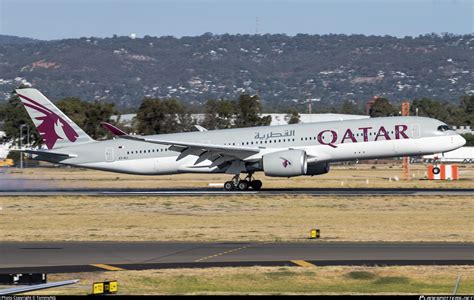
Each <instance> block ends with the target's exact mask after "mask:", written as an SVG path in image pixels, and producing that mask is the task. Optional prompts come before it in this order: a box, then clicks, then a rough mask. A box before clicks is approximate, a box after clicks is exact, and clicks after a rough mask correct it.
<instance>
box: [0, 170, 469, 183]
mask: <svg viewBox="0 0 474 300" xmlns="http://www.w3.org/2000/svg"><path fill="white" fill-rule="evenodd" d="M411 175H412V180H401V179H402V178H403V171H402V168H401V165H400V164H389V165H381V164H379V165H369V164H361V165H354V166H335V167H333V168H332V169H331V171H330V172H329V173H328V174H324V175H320V176H315V177H308V176H300V177H294V178H291V179H287V178H273V177H265V176H264V175H263V173H259V174H256V177H257V178H259V179H262V180H263V182H264V187H265V188H303V187H306V188H308V187H327V188H329V187H332V188H341V187H376V188H381V187H390V188H413V187H417V188H435V187H439V188H474V166H473V165H464V166H461V167H460V177H461V180H458V181H431V180H425V178H426V176H427V175H426V166H425V165H412V166H411ZM230 178H231V176H230V175H225V174H180V175H172V176H168V175H166V176H139V175H126V174H119V173H110V172H103V171H94V170H85V169H78V168H30V169H23V170H21V169H7V170H6V171H5V173H4V174H0V189H1V188H44V187H51V188H107V189H113V188H149V189H160V188H202V187H207V186H208V184H209V183H223V182H224V181H226V180H229V179H230ZM390 178H391V179H392V180H390ZM395 178H398V179H400V180H398V181H397V180H396V179H395ZM367 180H368V184H367Z"/></svg>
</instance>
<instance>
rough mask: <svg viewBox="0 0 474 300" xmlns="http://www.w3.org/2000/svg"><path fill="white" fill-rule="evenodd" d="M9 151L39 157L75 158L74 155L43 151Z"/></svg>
mask: <svg viewBox="0 0 474 300" xmlns="http://www.w3.org/2000/svg"><path fill="white" fill-rule="evenodd" d="M11 151H18V152H24V153H28V154H34V155H41V156H55V157H62V158H73V157H77V155H76V154H71V153H59V152H53V151H44V150H29V149H12V150H11Z"/></svg>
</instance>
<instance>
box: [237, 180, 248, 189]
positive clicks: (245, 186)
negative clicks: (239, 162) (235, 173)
mask: <svg viewBox="0 0 474 300" xmlns="http://www.w3.org/2000/svg"><path fill="white" fill-rule="evenodd" d="M237 189H238V190H239V191H246V190H248V189H249V183H248V181H247V180H241V181H239V183H238V184H237Z"/></svg>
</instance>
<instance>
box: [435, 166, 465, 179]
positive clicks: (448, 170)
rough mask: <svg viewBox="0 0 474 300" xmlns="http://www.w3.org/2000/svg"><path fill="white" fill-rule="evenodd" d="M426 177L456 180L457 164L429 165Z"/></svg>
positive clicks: (457, 175) (457, 173) (457, 174)
mask: <svg viewBox="0 0 474 300" xmlns="http://www.w3.org/2000/svg"><path fill="white" fill-rule="evenodd" d="M428 179H430V180H458V179H459V171H458V166H457V165H431V166H429V167H428Z"/></svg>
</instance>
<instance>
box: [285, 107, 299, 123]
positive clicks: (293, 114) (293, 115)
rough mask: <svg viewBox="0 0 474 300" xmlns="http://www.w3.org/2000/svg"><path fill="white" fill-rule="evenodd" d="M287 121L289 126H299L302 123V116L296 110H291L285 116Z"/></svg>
mask: <svg viewBox="0 0 474 300" xmlns="http://www.w3.org/2000/svg"><path fill="white" fill-rule="evenodd" d="M285 120H286V121H287V122H288V124H298V123H299V122H300V121H301V120H300V114H299V113H298V111H297V110H296V109H291V110H290V111H289V112H288V114H287V115H286V116H285Z"/></svg>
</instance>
